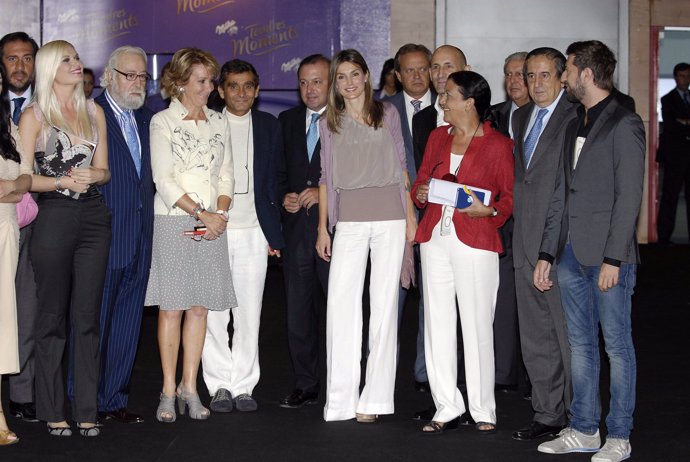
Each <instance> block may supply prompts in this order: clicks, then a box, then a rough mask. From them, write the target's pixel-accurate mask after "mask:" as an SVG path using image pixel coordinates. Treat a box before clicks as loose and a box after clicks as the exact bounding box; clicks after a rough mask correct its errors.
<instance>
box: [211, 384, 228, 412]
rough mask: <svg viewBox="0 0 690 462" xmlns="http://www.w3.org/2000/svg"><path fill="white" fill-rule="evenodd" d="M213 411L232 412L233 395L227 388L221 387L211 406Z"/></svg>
mask: <svg viewBox="0 0 690 462" xmlns="http://www.w3.org/2000/svg"><path fill="white" fill-rule="evenodd" d="M209 407H210V408H211V410H212V411H213V412H232V396H231V395H230V392H229V391H228V390H226V389H225V388H219V389H218V391H217V392H216V394H215V395H213V399H212V400H211V405H210V406H209Z"/></svg>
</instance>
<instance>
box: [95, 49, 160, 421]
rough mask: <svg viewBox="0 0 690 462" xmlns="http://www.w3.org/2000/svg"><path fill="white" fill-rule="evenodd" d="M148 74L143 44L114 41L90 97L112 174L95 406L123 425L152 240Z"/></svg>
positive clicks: (128, 415) (106, 191)
mask: <svg viewBox="0 0 690 462" xmlns="http://www.w3.org/2000/svg"><path fill="white" fill-rule="evenodd" d="M148 78H149V75H148V74H147V72H146V53H145V52H144V50H142V49H141V48H138V47H131V46H123V47H120V48H118V49H117V50H115V51H113V53H112V54H111V55H110V58H109V60H108V64H107V67H106V69H105V74H104V75H103V77H102V79H101V86H102V87H103V88H105V90H104V91H103V93H101V94H100V95H99V96H98V97H97V98H96V99H95V101H96V103H97V104H98V105H100V106H101V107H102V108H103V112H105V119H106V125H107V128H108V167H109V169H110V173H111V177H112V179H111V181H110V182H109V183H108V184H106V185H104V186H101V187H100V189H101V192H102V193H103V197H104V198H105V203H106V205H107V206H108V209H109V210H110V212H111V213H112V244H111V246H110V256H109V259H108V269H107V271H106V275H105V286H104V288H103V301H102V304H101V316H100V329H101V336H100V345H99V347H100V355H101V363H100V364H101V365H100V375H99V380H98V411H99V414H100V417H101V419H104V418H105V419H109V418H111V419H115V420H118V421H121V422H125V423H139V422H143V418H142V417H141V416H140V415H137V414H134V413H132V412H130V411H129V410H128V409H127V404H128V400H129V382H130V377H131V374H132V367H133V365H134V359H135V357H136V352H137V344H138V342H139V333H140V330H141V318H142V314H143V309H144V297H145V295H146V286H147V284H148V279H149V267H150V266H151V241H152V238H153V189H154V187H153V177H152V174H151V153H150V150H149V122H150V121H151V117H152V116H153V113H152V112H151V111H149V110H148V109H147V108H145V107H144V100H145V97H146V82H147V80H148Z"/></svg>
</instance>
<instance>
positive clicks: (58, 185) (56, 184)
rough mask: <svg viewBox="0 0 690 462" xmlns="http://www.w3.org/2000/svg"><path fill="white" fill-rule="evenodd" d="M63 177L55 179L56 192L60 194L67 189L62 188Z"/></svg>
mask: <svg viewBox="0 0 690 462" xmlns="http://www.w3.org/2000/svg"><path fill="white" fill-rule="evenodd" d="M60 180H61V177H59V176H56V177H55V190H56V191H58V192H61V191H64V190H65V188H63V187H62V183H61V182H60Z"/></svg>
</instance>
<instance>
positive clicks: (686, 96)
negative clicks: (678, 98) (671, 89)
mask: <svg viewBox="0 0 690 462" xmlns="http://www.w3.org/2000/svg"><path fill="white" fill-rule="evenodd" d="M683 101H685V105H686V106H687V107H689V108H690V91H686V92H685V93H683Z"/></svg>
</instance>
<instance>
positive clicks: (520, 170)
mask: <svg viewBox="0 0 690 462" xmlns="http://www.w3.org/2000/svg"><path fill="white" fill-rule="evenodd" d="M525 58H526V59H525V76H526V80H527V86H528V89H529V96H530V98H531V99H532V102H530V103H527V104H526V105H524V106H522V107H520V108H519V109H517V110H516V111H515V113H514V115H513V117H512V121H513V133H515V185H514V186H513V217H514V219H515V226H514V229H513V266H514V268H515V288H516V293H517V300H518V320H519V325H520V343H521V346H522V358H523V361H524V363H525V367H526V368H527V373H528V375H529V377H530V380H531V383H532V408H533V409H534V417H533V420H532V422H531V423H530V424H529V425H527V426H526V427H525V428H522V429H520V430H518V431H516V432H514V433H513V438H514V439H516V440H533V439H535V438H540V437H543V436H546V435H554V434H556V433H558V432H559V431H560V430H561V429H563V427H564V426H565V424H566V423H567V419H568V418H567V415H566V410H567V408H568V405H569V404H570V349H569V346H568V338H567V331H566V327H565V317H564V315H563V307H562V306H561V298H560V292H559V290H558V286H557V285H555V286H554V288H553V290H550V291H548V292H544V293H542V292H540V291H538V290H537V289H536V288H535V287H534V284H533V283H532V274H533V273H534V267H535V265H536V264H537V258H538V256H539V246H540V245H541V238H542V233H543V231H544V223H545V222H546V217H547V212H548V210H549V205H550V204H551V196H553V193H554V191H555V189H556V179H557V177H558V176H559V171H560V170H559V168H560V165H561V164H560V157H561V152H562V149H563V134H564V132H565V127H566V125H567V124H568V122H570V121H571V120H572V119H573V118H575V105H574V104H573V103H571V102H569V101H568V99H567V98H566V97H565V92H564V91H563V89H562V85H561V74H562V73H563V70H564V69H565V56H563V54H562V53H561V52H560V51H558V50H555V49H553V48H537V49H534V50H532V51H530V52H529V53H528V54H527V55H526V57H525ZM554 271H555V269H554Z"/></svg>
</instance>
